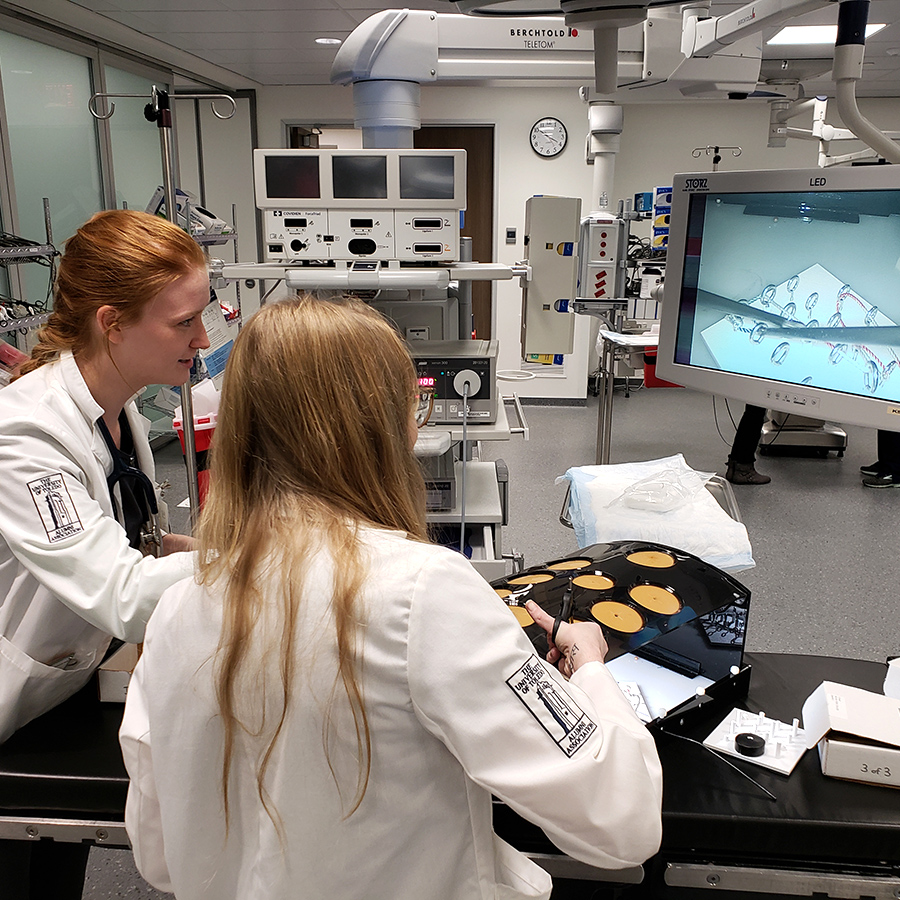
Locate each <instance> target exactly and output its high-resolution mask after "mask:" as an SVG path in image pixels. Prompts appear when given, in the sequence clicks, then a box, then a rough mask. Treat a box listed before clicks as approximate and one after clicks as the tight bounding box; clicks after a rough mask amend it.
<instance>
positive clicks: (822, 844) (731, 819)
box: [494, 653, 900, 866]
mask: <svg viewBox="0 0 900 900" xmlns="http://www.w3.org/2000/svg"><path fill="white" fill-rule="evenodd" d="M745 661H746V662H748V663H750V665H751V667H752V673H751V678H750V691H749V694H748V697H747V700H746V702H744V703H741V704H739V705H742V706H743V707H744V708H746V709H748V710H750V711H751V712H760V711H762V712H765V714H766V715H767V716H769V717H770V718H774V719H781V720H782V721H786V722H790V721H791V720H792V719H794V718H799V717H800V710H801V707H802V705H803V701H804V700H805V699H806V698H807V697H808V696H809V695H810V694H811V693H812V691H813V690H814V689H815V688H816V687H818V685H819V684H820V683H821V682H822V681H834V682H838V683H843V684H850V685H854V686H856V687H861V688H864V689H866V690H871V691H876V692H879V693H880V692H881V690H882V687H883V682H884V676H885V674H886V667H885V666H884V665H883V664H881V663H874V662H864V661H861V660H846V659H833V658H830V657H824V656H798V655H791V654H777V653H747V654H745ZM729 711H730V706H729V707H728V708H727V709H726V708H720V709H718V710H717V711H715V712H711V713H710V714H709V716H708V717H707V718H702V719H700V720H698V721H696V722H694V723H693V724H692V725H691V726H690V727H689V728H688V729H685V730H684V732H683V733H684V735H686V736H688V737H692V738H694V739H696V740H698V741H700V740H702V739H703V738H705V737H706V736H707V735H708V734H709V733H710V732H711V731H712V730H713V728H714V727H715V725H717V724H718V722H719V721H721V719H723V718H724V717H725V715H726V714H727V713H728V712H729ZM656 737H657V746H658V748H659V755H660V759H661V760H662V764H663V773H664V792H663V840H662V849H661V851H660V853H661V855H662V857H664V859H667V860H673V859H698V858H703V859H709V860H716V861H718V862H726V861H733V862H735V863H740V862H745V863H747V862H749V861H751V860H752V861H755V862H764V861H765V862H770V863H773V864H779V863H787V862H791V863H792V864H797V865H804V864H807V865H816V864H819V863H821V862H829V863H834V864H835V865H839V864H847V865H853V866H868V865H873V866H874V865H878V866H883V865H884V864H885V863H887V864H900V791H898V790H897V789H895V788H890V787H884V786H879V785H866V784H857V783H853V782H848V781H839V780H837V779H834V778H827V777H826V776H824V775H823V774H822V771H821V768H820V765H819V757H818V752H817V751H816V750H810V751H807V753H806V754H805V755H804V756H803V758H802V759H801V760H800V762H799V763H798V765H797V767H796V768H795V769H794V771H793V772H792V773H791V775H790V776H784V775H780V774H778V773H776V772H771V771H769V770H767V769H763V768H761V767H759V766H754V765H753V764H752V763H749V762H745V761H743V760H738V759H733V758H729V761H730V762H732V763H734V765H736V766H737V767H738V768H740V769H741V771H743V772H746V773H747V774H748V775H749V776H750V777H751V778H753V779H754V780H755V781H757V782H759V784H761V785H762V786H763V787H765V788H766V789H767V790H768V791H770V792H771V793H772V794H774V795H775V798H776V799H775V800H772V799H771V798H769V797H767V796H766V794H765V793H764V792H763V791H761V790H760V789H759V788H757V787H756V786H754V785H753V784H751V782H750V781H748V780H747V779H746V778H743V777H741V776H740V775H739V774H738V773H736V772H734V771H733V770H732V769H730V768H729V767H728V766H727V765H726V764H725V763H724V762H722V761H721V760H720V759H719V758H718V757H717V756H716V755H714V754H713V753H712V752H711V751H709V750H707V749H706V748H704V747H701V746H698V745H697V744H694V743H690V742H687V741H685V740H683V739H682V738H680V737H675V736H673V735H670V734H667V733H665V732H663V733H657V736H656ZM494 822H495V827H496V828H497V831H498V832H499V833H500V834H501V836H502V837H503V838H504V839H506V840H507V841H509V842H510V843H512V844H513V845H515V846H518V847H519V848H520V849H523V850H526V851H533V852H543V853H547V852H550V853H552V852H558V851H555V849H554V848H553V846H552V845H551V844H550V843H549V841H548V840H547V839H546V838H545V837H544V836H543V833H542V832H541V831H540V829H538V828H536V827H535V826H532V825H530V824H529V823H527V822H525V821H524V820H522V819H521V818H519V817H518V816H517V815H516V814H515V813H513V812H512V811H511V810H509V809H508V808H506V807H503V806H502V805H496V806H495V810H494Z"/></svg>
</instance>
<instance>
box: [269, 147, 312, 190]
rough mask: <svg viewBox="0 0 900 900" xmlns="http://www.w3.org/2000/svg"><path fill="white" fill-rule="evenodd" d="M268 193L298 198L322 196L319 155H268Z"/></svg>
mask: <svg viewBox="0 0 900 900" xmlns="http://www.w3.org/2000/svg"><path fill="white" fill-rule="evenodd" d="M266 194H267V195H268V196H269V197H280V198H281V197H283V198H285V199H296V200H305V199H311V200H316V199H318V198H319V197H321V196H322V194H321V190H320V187H319V159H318V157H317V156H267V157H266Z"/></svg>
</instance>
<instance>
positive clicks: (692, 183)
mask: <svg viewBox="0 0 900 900" xmlns="http://www.w3.org/2000/svg"><path fill="white" fill-rule="evenodd" d="M684 189H685V190H686V191H705V190H707V187H706V179H705V178H688V179H686V180H685V182H684Z"/></svg>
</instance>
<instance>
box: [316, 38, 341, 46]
mask: <svg viewBox="0 0 900 900" xmlns="http://www.w3.org/2000/svg"><path fill="white" fill-rule="evenodd" d="M316 43H317V44H325V45H327V46H331V45H334V44H340V43H342V42H341V39H340V38H316Z"/></svg>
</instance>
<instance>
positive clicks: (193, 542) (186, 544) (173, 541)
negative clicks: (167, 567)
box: [162, 534, 197, 556]
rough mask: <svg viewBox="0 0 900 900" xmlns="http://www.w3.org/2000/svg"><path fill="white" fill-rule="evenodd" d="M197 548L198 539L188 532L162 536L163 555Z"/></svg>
mask: <svg viewBox="0 0 900 900" xmlns="http://www.w3.org/2000/svg"><path fill="white" fill-rule="evenodd" d="M196 549H197V539H196V538H192V537H190V536H189V535H186V534H164V535H163V536H162V555H163V556H168V555H169V554H170V553H187V552H188V551H190V550H196Z"/></svg>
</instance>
